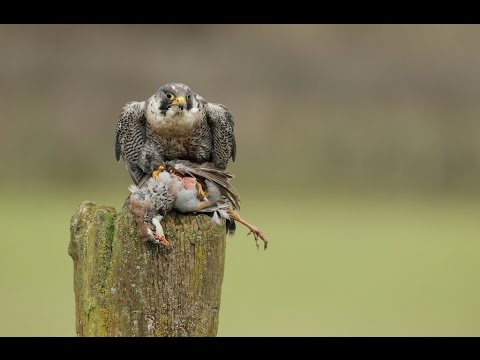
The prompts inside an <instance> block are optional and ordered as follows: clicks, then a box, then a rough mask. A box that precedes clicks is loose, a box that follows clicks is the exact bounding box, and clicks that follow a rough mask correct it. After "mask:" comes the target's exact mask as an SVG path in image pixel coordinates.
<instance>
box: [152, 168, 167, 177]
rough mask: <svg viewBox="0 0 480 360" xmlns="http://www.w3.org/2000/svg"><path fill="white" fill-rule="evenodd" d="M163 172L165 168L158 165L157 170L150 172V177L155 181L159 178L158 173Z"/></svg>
mask: <svg viewBox="0 0 480 360" xmlns="http://www.w3.org/2000/svg"><path fill="white" fill-rule="evenodd" d="M163 170H165V166H163V165H159V166H158V168H157V170H154V171H153V172H152V176H153V177H154V178H155V179H158V178H159V177H160V173H161V172H162V171H163Z"/></svg>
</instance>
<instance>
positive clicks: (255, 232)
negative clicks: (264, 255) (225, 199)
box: [227, 208, 268, 250]
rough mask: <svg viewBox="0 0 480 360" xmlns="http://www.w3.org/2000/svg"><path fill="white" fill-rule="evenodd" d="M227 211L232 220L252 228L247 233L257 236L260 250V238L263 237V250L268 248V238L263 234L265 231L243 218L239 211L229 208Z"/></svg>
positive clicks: (256, 240) (256, 242) (256, 239)
mask: <svg viewBox="0 0 480 360" xmlns="http://www.w3.org/2000/svg"><path fill="white" fill-rule="evenodd" d="M227 211H228V215H229V216H230V219H231V220H235V221H238V222H239V223H241V224H243V225H245V226H246V227H247V228H249V229H250V232H249V233H248V234H247V236H248V235H250V234H253V237H254V238H255V244H256V245H257V250H258V238H260V239H262V241H263V250H266V249H267V246H268V240H267V239H266V238H265V236H264V235H263V233H262V232H261V231H260V229H259V228H257V227H256V226H254V225H252V224H249V223H248V222H246V221H245V220H244V219H242V217H241V216H240V214H239V213H237V212H236V211H235V210H233V209H231V208H229V209H228V210H227Z"/></svg>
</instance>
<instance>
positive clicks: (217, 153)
mask: <svg viewBox="0 0 480 360" xmlns="http://www.w3.org/2000/svg"><path fill="white" fill-rule="evenodd" d="M205 105H206V115H207V121H208V125H209V126H210V130H211V132H212V140H213V151H212V161H213V163H214V164H215V166H217V167H219V168H221V169H225V168H226V167H227V164H228V159H230V158H232V161H235V154H236V151H237V147H236V144H235V135H234V133H233V125H234V124H233V116H232V113H231V112H230V111H229V110H228V109H227V108H226V107H225V106H223V105H221V104H212V103H206V104H205Z"/></svg>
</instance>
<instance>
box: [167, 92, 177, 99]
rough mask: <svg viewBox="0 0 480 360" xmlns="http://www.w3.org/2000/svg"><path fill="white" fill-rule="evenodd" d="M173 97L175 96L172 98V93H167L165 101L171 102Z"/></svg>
mask: <svg viewBox="0 0 480 360" xmlns="http://www.w3.org/2000/svg"><path fill="white" fill-rule="evenodd" d="M174 97H175V96H173V94H172V93H167V99H168V100H173V98H174Z"/></svg>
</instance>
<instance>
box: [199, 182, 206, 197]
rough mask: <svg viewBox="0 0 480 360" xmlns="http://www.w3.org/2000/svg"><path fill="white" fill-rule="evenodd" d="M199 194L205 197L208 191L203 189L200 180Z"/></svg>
mask: <svg viewBox="0 0 480 360" xmlns="http://www.w3.org/2000/svg"><path fill="white" fill-rule="evenodd" d="M198 195H200V198H201V199H203V198H204V197H205V195H207V192H206V191H205V190H203V186H202V184H201V183H200V182H198Z"/></svg>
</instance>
